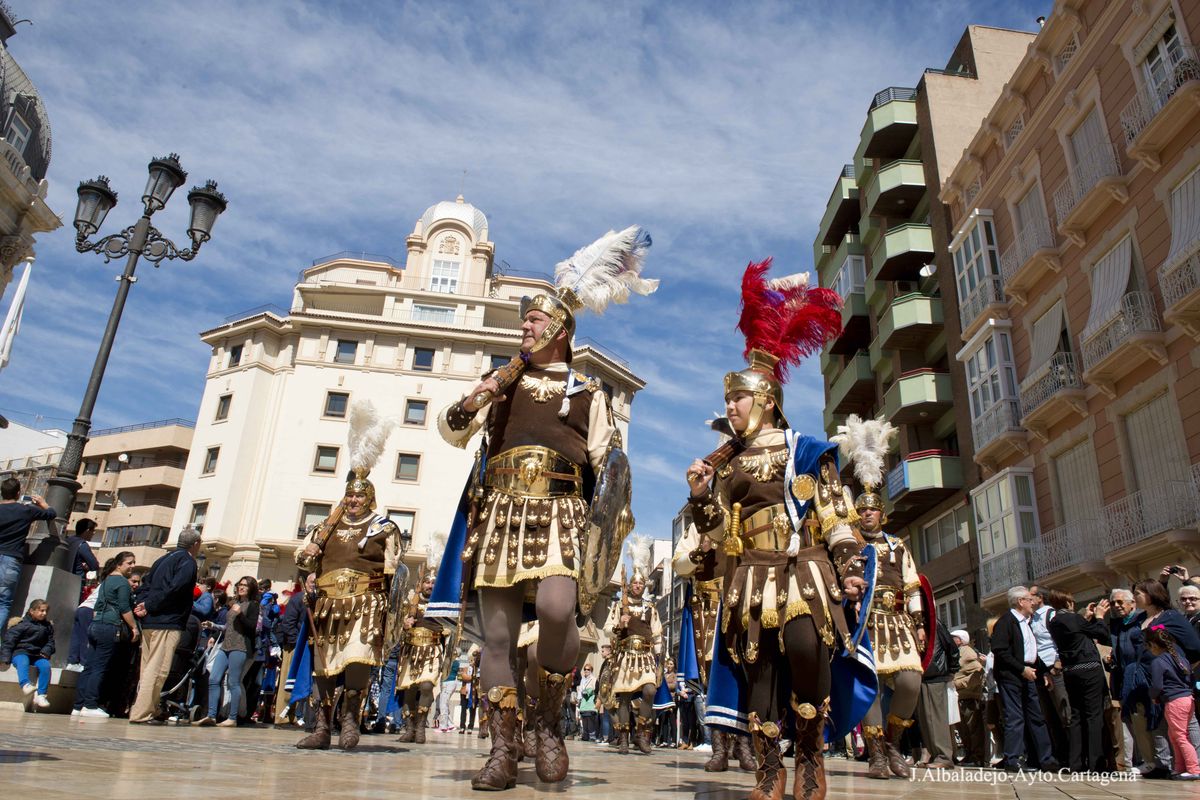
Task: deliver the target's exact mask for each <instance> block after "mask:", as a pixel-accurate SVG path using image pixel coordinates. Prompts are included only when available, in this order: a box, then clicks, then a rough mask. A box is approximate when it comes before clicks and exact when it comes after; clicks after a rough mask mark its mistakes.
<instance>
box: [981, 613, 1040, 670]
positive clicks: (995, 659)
mask: <svg viewBox="0 0 1200 800" xmlns="http://www.w3.org/2000/svg"><path fill="white" fill-rule="evenodd" d="M1034 661H1035V662H1036V663H1035V664H1034V665H1033V666H1034V667H1035V668H1036V669H1037V670H1038V671H1039V672H1041V671H1043V670H1045V669H1046V666H1047V665H1045V664H1043V663H1042V660H1041V659H1040V658H1036V657H1035V658H1034ZM1025 666H1026V665H1025V643H1024V639H1023V638H1022V635H1021V628H1020V625H1019V623H1018V622H1017V619H1016V617H1014V616H1013V615H1012V610H1011V609H1009V610H1006V611H1005V612H1004V613H1003V614H1001V615H1000V619H998V620H996V627H995V628H993V629H992V673H993V674H994V675H995V676H996V680H998V681H1008V682H1010V683H1012V682H1015V681H1022V680H1024V678H1023V677H1022V676H1021V673H1022V672H1024V671H1025Z"/></svg>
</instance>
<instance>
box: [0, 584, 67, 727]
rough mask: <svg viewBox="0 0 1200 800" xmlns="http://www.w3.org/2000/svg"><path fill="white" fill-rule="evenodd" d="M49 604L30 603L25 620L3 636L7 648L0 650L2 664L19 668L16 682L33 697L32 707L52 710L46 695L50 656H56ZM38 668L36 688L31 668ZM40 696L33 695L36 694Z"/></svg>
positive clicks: (39, 601) (40, 602) (43, 602)
mask: <svg viewBox="0 0 1200 800" xmlns="http://www.w3.org/2000/svg"><path fill="white" fill-rule="evenodd" d="M49 611H50V605H49V604H48V603H47V602H46V601H45V600H34V601H33V602H32V603H30V604H29V611H27V612H26V613H25V617H24V618H23V619H22V620H21V621H20V622H18V623H17V624H16V625H13V626H12V627H11V628H9V629H8V631H6V632H5V634H4V645H3V646H2V647H0V663H4V664H9V663H11V664H12V665H13V666H15V667H16V668H17V681H18V682H19V683H20V684H21V691H22V692H24V693H25V694H32V695H33V704H34V705H35V706H37V707H38V708H49V706H50V701H49V700H47V699H46V692H47V691H49V690H50V656H52V655H54V625H52V624H51V623H50V620H48V619H46V614H47V613H48V612H49ZM30 664H33V666H35V667H37V672H38V682H37V688H36V689H35V688H34V686H33V684H32V683H30V682H29V665H30ZM35 691H36V692H37V694H34V692H35Z"/></svg>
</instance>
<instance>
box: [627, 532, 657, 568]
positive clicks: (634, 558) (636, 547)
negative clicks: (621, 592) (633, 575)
mask: <svg viewBox="0 0 1200 800" xmlns="http://www.w3.org/2000/svg"><path fill="white" fill-rule="evenodd" d="M625 548H626V549H627V550H628V551H629V560H630V561H631V562H633V569H634V570H635V571H640V572H641V573H642V574H643V575H649V574H650V562H651V561H652V560H653V559H654V545H653V540H652V539H651V538H650V537H649V536H644V535H642V534H640V533H631V534H630V535H629V537H628V538H626V539H625Z"/></svg>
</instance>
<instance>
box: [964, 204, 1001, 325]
mask: <svg viewBox="0 0 1200 800" xmlns="http://www.w3.org/2000/svg"><path fill="white" fill-rule="evenodd" d="M954 277H955V280H956V282H957V284H958V301H959V305H961V306H963V307H966V306H967V305H968V304H969V302H970V300H971V299H972V298H973V297H974V296H975V293H976V292H977V291H979V289H980V287H981V286H982V287H985V288H988V287H991V286H992V285H993V283H994V282H995V283H998V282H999V277H1000V255H999V254H998V253H997V252H996V231H995V229H994V228H993V227H992V220H991V219H990V218H987V217H979V218H977V219H976V220H975V225H974V226H973V227H972V228H971V232H970V233H968V234H967V235H966V236H964V237H963V240H962V243H961V244H960V245H959V246H958V249H957V250H955V251H954Z"/></svg>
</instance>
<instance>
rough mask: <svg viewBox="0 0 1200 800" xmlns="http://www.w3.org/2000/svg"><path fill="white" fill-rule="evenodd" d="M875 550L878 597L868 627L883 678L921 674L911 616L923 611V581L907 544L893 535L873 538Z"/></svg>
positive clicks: (914, 628) (872, 605)
mask: <svg viewBox="0 0 1200 800" xmlns="http://www.w3.org/2000/svg"><path fill="white" fill-rule="evenodd" d="M863 536H864V537H865V538H866V541H867V544H868V545H869V546H872V547H874V548H875V595H874V601H873V602H872V604H871V616H870V617H869V618H868V620H867V626H868V628H869V630H870V633H871V647H872V649H873V650H874V651H875V671H876V672H877V673H879V674H880V675H888V674H891V673H893V672H901V671H905V670H910V671H913V672H922V671H923V670H922V669H921V651H920V650H918V649H917V631H916V625H915V624H914V623H913V619H912V617H911V616H910V613H912V612H919V611H920V610H921V579H920V576H919V575H918V574H917V567H916V565H915V564H914V563H913V560H912V556H911V555H910V554H909V552H908V548H907V547H906V546H905V544H904V542H903V541H902V540H900V539H898V538H897V537H895V536H892V535H890V534H883V535H882V536H876V537H874V538H873V537H871V536H870V535H869V534H863Z"/></svg>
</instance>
